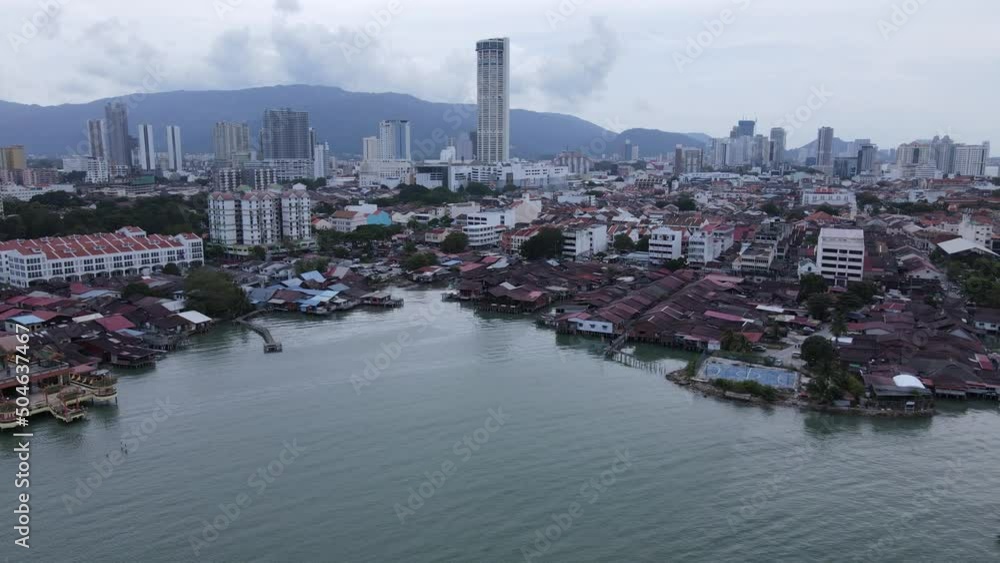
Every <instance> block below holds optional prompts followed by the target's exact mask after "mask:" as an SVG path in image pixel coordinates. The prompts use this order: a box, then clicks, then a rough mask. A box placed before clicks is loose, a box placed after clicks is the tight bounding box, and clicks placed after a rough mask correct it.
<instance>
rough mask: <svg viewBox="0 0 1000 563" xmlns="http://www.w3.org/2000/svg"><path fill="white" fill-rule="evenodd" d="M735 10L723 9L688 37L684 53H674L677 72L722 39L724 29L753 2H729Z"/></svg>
mask: <svg viewBox="0 0 1000 563" xmlns="http://www.w3.org/2000/svg"><path fill="white" fill-rule="evenodd" d="M730 1H731V2H732V3H733V4H735V5H736V8H723V9H722V10H721V11H720V12H719V15H718V16H717V17H715V18H713V19H710V20H706V21H703V22H702V25H703V26H704V27H705V29H703V30H702V31H699V32H698V33H696V34H695V35H693V36H689V37H688V39H687V44H686V46H685V47H684V51H683V52H680V51H674V55H673V59H674V66H675V67H677V72H684V68H685V67H687V66H690V65H692V64H694V62H695V61H696V60H698V59H699V58H701V56H702V55H704V54H705V51H706V50H708V49H710V48H711V47H712V45H714V44H715V41H716V40H717V39H719V38H720V37H722V34H723V33H725V32H726V29H727V28H728V27H729V26H731V25H733V24H734V23H736V20H737V19H738V15H739V13H740V12H745V11H746V10H747V9H748V8H749V7H750V5H751V4H752V3H753V0H730Z"/></svg>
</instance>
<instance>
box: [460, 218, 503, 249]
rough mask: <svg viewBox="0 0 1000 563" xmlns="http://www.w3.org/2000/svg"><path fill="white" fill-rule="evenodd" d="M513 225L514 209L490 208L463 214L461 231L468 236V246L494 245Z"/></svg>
mask: <svg viewBox="0 0 1000 563" xmlns="http://www.w3.org/2000/svg"><path fill="white" fill-rule="evenodd" d="M513 226H514V210H512V209H491V210H483V211H480V212H479V213H469V214H468V215H466V216H465V225H464V226H463V227H462V232H464V233H465V236H467V237H469V246H471V247H474V248H475V247H484V246H496V245H497V244H499V243H500V237H501V235H502V234H503V232H504V231H505V230H507V229H510V228H512V227H513Z"/></svg>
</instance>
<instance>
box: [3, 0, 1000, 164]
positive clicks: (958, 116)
mask: <svg viewBox="0 0 1000 563" xmlns="http://www.w3.org/2000/svg"><path fill="white" fill-rule="evenodd" d="M2 1H3V12H4V16H3V18H2V20H0V32H2V33H3V36H4V42H3V45H0V50H5V51H6V52H5V53H4V56H0V76H3V79H2V80H0V99H2V100H7V101H14V102H21V103H37V104H59V103H67V102H84V101H90V100H93V99H97V98H102V97H111V96H117V95H121V94H125V93H129V92H135V91H142V90H144V89H152V90H156V91H165V90H177V89H189V90H192V89H193V90H198V89H231V88H241V87H247V86H260V85H273V84H291V83H301V84H322V85H333V86H340V87H342V88H345V89H348V90H354V91H372V92H377V91H394V92H402V93H409V94H413V95H415V96H417V97H420V98H423V99H427V100H431V101H447V102H461V101H469V102H471V101H473V100H474V88H475V41H476V40H477V39H482V38H488V37H496V36H508V37H510V38H511V45H512V56H511V64H512V69H513V70H512V85H511V88H512V91H511V98H512V100H511V106H512V107H514V108H523V109H531V110H538V111H552V112H560V113H569V114H573V115H577V116H579V117H582V118H585V119H588V120H591V121H593V122H595V123H597V124H599V125H602V126H604V127H607V128H609V129H613V130H616V131H619V130H622V129H626V128H630V127H648V128H657V129H663V130H669V131H679V132H704V133H707V134H709V135H712V136H725V135H727V134H728V132H729V129H730V128H731V127H732V125H733V124H734V123H735V121H736V120H737V119H739V118H740V117H742V116H748V117H756V118H757V119H758V130H759V131H760V130H764V131H765V132H766V130H767V129H769V128H770V127H772V126H775V125H784V126H785V127H786V128H789V129H791V130H792V134H791V138H790V139H789V145H790V146H798V145H801V144H804V143H805V142H808V141H810V140H813V139H815V137H816V129H817V128H818V127H819V126H821V125H829V126H832V127H834V128H835V129H836V135H837V136H838V137H841V138H843V139H847V140H851V139H855V138H865V137H870V138H872V139H873V140H874V141H875V142H877V143H879V144H881V145H883V146H890V145H895V144H898V143H900V142H906V141H911V140H914V139H917V138H930V137H932V136H933V135H935V134H941V135H944V134H950V135H951V136H952V137H953V138H954V139H956V140H957V141H960V142H967V143H978V142H981V141H983V140H992V141H993V142H994V144H998V143H1000V117H998V115H1000V114H998V112H997V105H998V97H997V92H998V86H1000V41H998V40H997V39H996V35H995V34H996V27H997V21H1000V2H998V1H997V0H828V1H824V2H818V1H812V0H631V1H629V2H610V1H607V0H561V1H560V0H505V1H504V2H478V1H476V2H469V1H459V0H419V1H418V0H392V1H388V0H378V1H368V0H334V1H330V0H171V1H170V2H161V1H149V0H2ZM46 3H49V4H53V3H54V4H59V5H61V8H60V9H59V10H58V13H57V14H56V15H55V17H54V18H49V19H48V21H44V17H43V16H42V15H41V8H40V6H43V5H45V4H46ZM392 12H395V13H392ZM31 19H34V20H35V21H36V22H40V23H41V25H39V26H37V27H38V29H37V30H36V29H32V27H31V26H30V25H28V24H27V23H26V22H27V21H29V20H31ZM379 20H381V22H380V21H379ZM716 20H717V21H716ZM366 29H367V32H366V31H365V30H366ZM813 92H819V94H814V93H813ZM810 103H811V105H812V107H811V108H810V107H809V104H810ZM796 113H798V117H795V114H796ZM803 117H804V118H805V119H802V118H803ZM800 120H802V121H801V122H800ZM2 126H3V124H2V123H0V127H2ZM998 152H1000V151H994V154H997V153H998Z"/></svg>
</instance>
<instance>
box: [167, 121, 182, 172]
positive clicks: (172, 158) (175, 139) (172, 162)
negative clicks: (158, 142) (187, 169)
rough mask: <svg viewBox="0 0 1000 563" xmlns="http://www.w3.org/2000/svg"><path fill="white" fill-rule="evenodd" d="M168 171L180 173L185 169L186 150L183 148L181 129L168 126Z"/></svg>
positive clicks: (175, 126)
mask: <svg viewBox="0 0 1000 563" xmlns="http://www.w3.org/2000/svg"><path fill="white" fill-rule="evenodd" d="M167 169H168V170H170V171H171V172H179V171H181V170H183V169H184V150H183V149H182V148H181V128H180V127H178V126H177V125H168V126H167Z"/></svg>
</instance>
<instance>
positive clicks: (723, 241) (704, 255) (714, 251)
mask: <svg viewBox="0 0 1000 563" xmlns="http://www.w3.org/2000/svg"><path fill="white" fill-rule="evenodd" d="M733 235H734V229H733V228H732V227H729V226H725V225H708V226H705V227H702V228H699V229H697V230H695V231H694V232H693V233H691V236H690V237H688V247H687V261H688V264H692V265H705V264H708V263H709V262H712V261H713V260H715V259H716V258H718V257H719V256H721V255H722V253H723V252H725V251H726V250H729V247H731V246H732V245H733Z"/></svg>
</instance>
